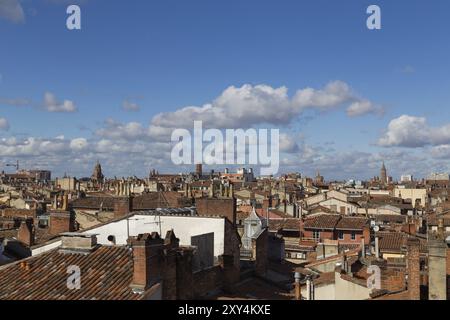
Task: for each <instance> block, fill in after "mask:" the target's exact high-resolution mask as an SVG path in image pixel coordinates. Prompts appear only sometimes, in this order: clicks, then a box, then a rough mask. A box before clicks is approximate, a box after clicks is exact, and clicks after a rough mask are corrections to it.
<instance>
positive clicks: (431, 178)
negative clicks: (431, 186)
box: [427, 173, 450, 181]
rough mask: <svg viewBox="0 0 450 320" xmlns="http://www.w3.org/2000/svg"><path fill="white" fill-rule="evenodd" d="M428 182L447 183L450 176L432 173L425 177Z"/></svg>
mask: <svg viewBox="0 0 450 320" xmlns="http://www.w3.org/2000/svg"><path fill="white" fill-rule="evenodd" d="M427 180H428V181H448V180H450V176H449V174H448V173H432V174H430V175H429V176H428V177H427Z"/></svg>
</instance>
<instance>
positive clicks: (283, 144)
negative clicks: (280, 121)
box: [280, 133, 299, 153]
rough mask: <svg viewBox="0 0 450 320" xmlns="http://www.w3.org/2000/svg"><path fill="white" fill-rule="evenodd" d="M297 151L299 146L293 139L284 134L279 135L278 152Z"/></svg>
mask: <svg viewBox="0 0 450 320" xmlns="http://www.w3.org/2000/svg"><path fill="white" fill-rule="evenodd" d="M298 151H299V146H298V144H297V141H296V139H295V138H294V137H292V136H291V135H289V134H286V133H280V152H286V153H294V152H298Z"/></svg>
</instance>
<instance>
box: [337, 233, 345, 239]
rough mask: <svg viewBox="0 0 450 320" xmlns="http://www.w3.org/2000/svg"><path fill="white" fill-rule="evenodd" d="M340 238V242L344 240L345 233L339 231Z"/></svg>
mask: <svg viewBox="0 0 450 320" xmlns="http://www.w3.org/2000/svg"><path fill="white" fill-rule="evenodd" d="M338 237H339V240H344V231H339V234H338Z"/></svg>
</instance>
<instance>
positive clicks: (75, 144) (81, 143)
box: [70, 138, 88, 151]
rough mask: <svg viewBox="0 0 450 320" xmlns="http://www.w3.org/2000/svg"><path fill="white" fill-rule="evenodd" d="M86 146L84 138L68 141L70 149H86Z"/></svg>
mask: <svg viewBox="0 0 450 320" xmlns="http://www.w3.org/2000/svg"><path fill="white" fill-rule="evenodd" d="M87 146H88V141H87V140H86V139H85V138H76V139H73V140H72V141H70V148H71V149H72V150H77V151H81V150H83V149H86V148H87Z"/></svg>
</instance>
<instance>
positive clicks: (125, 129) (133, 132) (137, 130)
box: [95, 119, 148, 140]
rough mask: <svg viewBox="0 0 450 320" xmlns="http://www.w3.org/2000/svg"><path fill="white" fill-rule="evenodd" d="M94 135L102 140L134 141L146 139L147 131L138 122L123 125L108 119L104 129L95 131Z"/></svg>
mask: <svg viewBox="0 0 450 320" xmlns="http://www.w3.org/2000/svg"><path fill="white" fill-rule="evenodd" d="M95 134H96V135H97V136H99V137H102V138H109V139H124V140H136V139H143V138H146V137H148V130H147V129H145V128H144V127H143V126H142V124H140V123H138V122H129V123H125V124H123V123H120V122H116V121H114V120H113V119H108V120H106V122H105V127H103V128H101V129H99V130H97V131H96V132H95Z"/></svg>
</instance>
